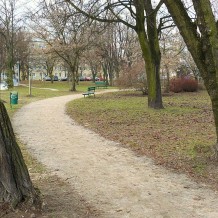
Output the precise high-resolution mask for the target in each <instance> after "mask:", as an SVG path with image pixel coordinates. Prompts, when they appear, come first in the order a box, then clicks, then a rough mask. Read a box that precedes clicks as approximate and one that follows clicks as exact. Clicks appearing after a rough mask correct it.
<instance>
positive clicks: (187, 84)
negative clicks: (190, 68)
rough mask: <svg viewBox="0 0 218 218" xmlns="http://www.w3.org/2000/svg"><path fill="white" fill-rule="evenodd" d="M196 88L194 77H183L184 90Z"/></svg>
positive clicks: (190, 90)
mask: <svg viewBox="0 0 218 218" xmlns="http://www.w3.org/2000/svg"><path fill="white" fill-rule="evenodd" d="M197 90H198V82H197V80H194V79H183V91H184V92H196V91H197Z"/></svg>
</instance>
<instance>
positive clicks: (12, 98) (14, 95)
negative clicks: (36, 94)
mask: <svg viewBox="0 0 218 218" xmlns="http://www.w3.org/2000/svg"><path fill="white" fill-rule="evenodd" d="M10 103H11V104H17V103H18V92H11V93H10Z"/></svg>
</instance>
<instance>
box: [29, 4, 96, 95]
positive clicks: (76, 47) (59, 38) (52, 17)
mask: <svg viewBox="0 0 218 218" xmlns="http://www.w3.org/2000/svg"><path fill="white" fill-rule="evenodd" d="M41 7H42V8H43V10H41V11H39V12H38V14H35V16H32V21H33V22H34V27H33V29H34V31H35V32H36V33H37V37H39V38H41V39H43V40H44V41H45V42H46V44H47V45H48V47H49V49H50V53H51V52H53V53H55V54H56V55H57V56H58V57H59V59H61V60H62V61H63V62H65V64H66V66H67V69H68V77H69V78H68V79H69V80H70V81H71V84H72V85H71V89H70V90H71V91H76V78H77V77H78V75H77V74H78V67H79V61H80V58H81V56H82V54H83V52H84V51H85V50H86V49H87V48H88V47H89V46H90V44H91V41H95V39H94V37H93V36H92V35H93V34H92V28H91V23H90V22H88V20H87V19H84V17H83V16H81V15H80V14H78V13H76V12H75V10H72V9H70V8H69V7H67V6H66V5H64V4H61V3H60V5H58V4H55V3H54V4H47V2H46V1H42V2H41ZM45 23H46V25H45Z"/></svg>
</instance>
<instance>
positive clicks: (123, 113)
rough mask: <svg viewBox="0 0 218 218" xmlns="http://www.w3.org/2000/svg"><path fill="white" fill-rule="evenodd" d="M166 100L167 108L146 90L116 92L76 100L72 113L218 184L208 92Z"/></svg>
mask: <svg viewBox="0 0 218 218" xmlns="http://www.w3.org/2000/svg"><path fill="white" fill-rule="evenodd" d="M163 100H164V105H165V109H164V110H155V111H154V110H151V109H148V107H147V99H146V97H142V96H141V95H140V93H137V92H119V93H110V94H105V95H101V96H97V97H96V98H86V99H78V100H76V101H73V102H71V103H69V105H68V114H70V116H71V117H72V118H73V119H75V120H76V121H77V122H78V123H80V124H82V125H85V126H86V127H88V128H90V129H92V130H94V131H95V132H98V133H100V134H101V135H103V136H104V137H106V138H109V139H112V140H115V141H118V142H121V143H122V144H123V145H124V146H126V147H129V148H131V149H133V150H134V151H136V152H137V153H139V154H141V155H144V154H146V155H148V156H151V157H153V158H154V159H155V160H156V163H157V164H161V165H164V166H167V167H170V168H172V169H175V170H176V171H180V172H185V173H187V174H188V175H191V176H193V177H195V178H196V179H197V180H201V181H204V182H206V183H210V184H212V185H214V187H215V186H216V183H217V182H216V181H217V179H218V171H217V166H216V163H215V162H214V161H213V159H211V156H212V154H213V152H212V150H211V145H212V144H214V143H215V140H216V138H215V127H214V122H213V115H212V111H211V106H210V101H209V97H208V95H207V94H206V92H203V91H201V92H198V93H182V94H174V95H172V96H168V97H164V98H163ZM216 188H217V187H216Z"/></svg>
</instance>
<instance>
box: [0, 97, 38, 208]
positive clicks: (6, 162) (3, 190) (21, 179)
mask: <svg viewBox="0 0 218 218" xmlns="http://www.w3.org/2000/svg"><path fill="white" fill-rule="evenodd" d="M36 200H37V194H36V191H35V189H34V187H33V185H32V182H31V180H30V177H29V173H28V170H27V167H26V165H25V163H24V160H23V156H22V153H21V151H20V148H19V146H18V144H17V143H16V140H15V136H14V132H13V129H12V125H11V122H10V119H9V117H8V114H7V111H6V109H5V106H4V104H3V103H2V102H1V101H0V202H1V203H9V204H10V205H11V206H12V207H15V206H17V205H18V204H19V203H20V202H24V201H27V202H29V203H31V204H34V203H35V201H36Z"/></svg>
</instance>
